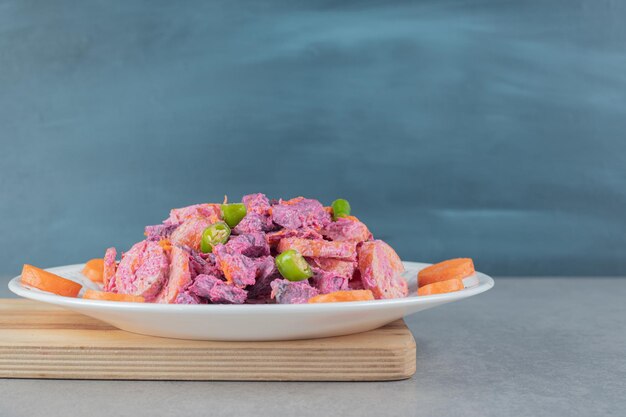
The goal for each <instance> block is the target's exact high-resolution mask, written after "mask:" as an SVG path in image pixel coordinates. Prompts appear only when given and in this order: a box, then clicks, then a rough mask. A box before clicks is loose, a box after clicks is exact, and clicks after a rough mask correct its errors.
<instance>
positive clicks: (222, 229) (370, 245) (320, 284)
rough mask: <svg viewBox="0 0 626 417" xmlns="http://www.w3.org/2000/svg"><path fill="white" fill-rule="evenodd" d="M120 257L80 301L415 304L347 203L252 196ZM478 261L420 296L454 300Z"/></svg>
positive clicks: (67, 287)
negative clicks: (406, 300) (403, 301)
mask: <svg viewBox="0 0 626 417" xmlns="http://www.w3.org/2000/svg"><path fill="white" fill-rule="evenodd" d="M144 235H145V239H144V240H142V241H140V242H137V243H135V244H134V245H133V246H132V247H131V248H130V249H129V250H128V251H126V252H123V253H122V254H121V259H120V260H119V261H118V259H117V257H118V251H117V250H116V249H115V248H113V247H111V248H108V249H107V250H106V252H105V254H104V257H103V258H99V259H92V260H90V261H89V262H87V264H86V265H85V268H84V269H83V274H84V275H85V276H86V277H88V278H89V279H91V280H92V281H94V282H96V283H98V285H99V287H100V290H99V291H97V290H91V289H89V290H85V291H84V292H83V295H82V296H83V298H87V299H100V300H112V301H129V302H150V303H165V304H245V303H248V304H263V303H278V304H303V303H320V302H335V301H363V300H374V299H388V298H401V297H406V296H408V294H409V290H408V285H407V282H406V280H405V279H404V278H403V276H402V275H401V274H402V272H403V271H404V267H403V265H402V262H401V261H400V258H399V256H398V255H397V254H396V252H395V251H394V250H393V248H391V246H389V245H388V244H387V243H385V242H384V241H382V240H379V239H375V238H374V236H373V235H372V233H371V232H370V230H369V229H368V227H367V226H366V225H365V224H364V223H363V222H361V221H360V220H359V219H358V218H356V217H354V216H352V214H351V208H350V204H349V203H348V202H347V201H346V200H343V199H339V200H335V201H334V202H333V203H332V204H331V205H330V206H324V205H323V204H322V203H320V202H319V201H317V200H314V199H308V198H304V197H296V198H293V199H290V200H282V199H279V200H270V199H268V198H267V197H266V196H265V195H264V194H250V195H246V196H244V197H243V198H242V200H241V202H240V203H231V204H229V203H228V202H227V199H226V198H225V202H224V203H223V204H211V203H206V204H196V205H192V206H188V207H183V208H177V209H173V210H171V211H170V214H169V217H168V218H167V219H165V220H164V221H163V222H162V223H161V224H158V225H151V226H146V228H145V232H144ZM473 273H474V266H473V263H472V261H471V259H468V258H460V259H453V260H449V261H446V262H443V263H441V264H437V265H433V266H431V267H429V268H426V269H425V270H423V271H421V272H420V277H419V279H420V289H419V290H418V295H429V294H435V293H441V292H450V291H457V290H460V289H463V288H464V284H463V281H462V279H463V278H465V277H467V276H469V275H471V274H473ZM22 282H23V283H25V284H28V285H31V286H34V287H36V288H40V289H43V290H46V291H51V292H54V293H56V294H59V295H65V296H74V297H76V296H78V294H79V293H80V291H81V286H80V284H77V283H75V282H73V281H70V280H67V279H64V278H62V277H58V276H56V275H54V274H52V273H50V272H48V271H44V270H41V269H39V268H36V267H33V266H31V265H24V269H23V271H22Z"/></svg>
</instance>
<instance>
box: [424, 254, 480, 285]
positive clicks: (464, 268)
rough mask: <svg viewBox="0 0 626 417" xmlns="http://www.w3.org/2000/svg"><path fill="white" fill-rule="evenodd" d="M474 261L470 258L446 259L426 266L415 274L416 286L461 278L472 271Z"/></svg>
mask: <svg viewBox="0 0 626 417" xmlns="http://www.w3.org/2000/svg"><path fill="white" fill-rule="evenodd" d="M474 272H475V271H474V262H473V261H472V260H471V259H470V258H456V259H448V260H447V261H443V262H439V263H438V264H434V265H431V266H429V267H426V268H424V269H422V270H421V271H419V272H418V274H417V286H418V287H423V286H424V285H428V284H432V283H434V282H439V281H447V280H450V279H463V278H465V277H468V276H470V275H472V274H473V273H474Z"/></svg>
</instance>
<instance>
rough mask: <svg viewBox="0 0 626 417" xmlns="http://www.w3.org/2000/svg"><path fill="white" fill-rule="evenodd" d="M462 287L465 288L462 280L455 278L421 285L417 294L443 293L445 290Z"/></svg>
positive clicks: (460, 288)
mask: <svg viewBox="0 0 626 417" xmlns="http://www.w3.org/2000/svg"><path fill="white" fill-rule="evenodd" d="M463 288H465V286H464V285H463V280H462V279H458V278H455V279H449V280H446V281H437V282H433V283H432V284H428V285H424V286H423V287H420V288H418V289H417V295H432V294H444V293H447V292H454V291H460V290H462V289H463Z"/></svg>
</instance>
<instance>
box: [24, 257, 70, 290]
mask: <svg viewBox="0 0 626 417" xmlns="http://www.w3.org/2000/svg"><path fill="white" fill-rule="evenodd" d="M21 281H22V283H23V284H26V285H30V286H31V287H35V288H38V289H40V290H42V291H48V292H51V293H54V294H57V295H62V296H64V297H76V296H77V295H78V293H79V292H80V289H81V288H82V285H80V284H78V283H77V282H74V281H71V280H69V279H65V278H62V277H60V276H58V275H56V274H53V273H52V272H48V271H44V270H43V269H40V268H37V267H35V266H32V265H28V264H24V268H23V269H22V278H21Z"/></svg>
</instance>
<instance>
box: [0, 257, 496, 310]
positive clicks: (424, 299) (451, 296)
mask: <svg viewBox="0 0 626 417" xmlns="http://www.w3.org/2000/svg"><path fill="white" fill-rule="evenodd" d="M402 263H403V264H404V265H405V267H406V266H411V267H417V268H419V269H423V268H425V267H427V266H429V265H432V264H430V263H425V262H415V261H402ZM84 265H85V264H84V263H82V264H70V265H61V266H55V267H50V268H44V269H45V270H46V271H50V272H55V270H58V269H66V268H77V269H79V268H80V269H82V267H83V266H84ZM475 275H476V276H477V277H478V279H479V283H478V285H476V286H474V287H470V288H465V289H463V290H461V291H454V292H450V293H445V294H433V295H422V296H417V295H409V296H407V297H404V298H391V299H382V300H367V301H348V302H337V303H315V304H159V303H133V302H125V301H106V300H85V299H83V298H78V297H65V296H61V295H56V294H51V293H47V292H44V291H41V290H37V289H34V290H33V289H31V288H29V287H27V286H24V285H22V284H21V283H20V282H19V280H20V278H21V275H18V276H16V277H14V278H12V279H11V280H10V281H9V283H8V288H9V290H10V291H11V292H12V293H14V294H16V295H18V296H20V297H23V298H27V299H30V300H35V301H41V302H46V303H50V304H55V305H60V306H68V307H70V306H71V307H80V308H84V307H87V308H90V307H93V308H106V309H113V310H118V309H120V308H124V309H127V310H129V309H130V310H138V311H142V312H164V311H169V312H175V311H183V312H199V311H210V312H229V313H250V312H259V311H263V312H272V311H277V310H278V311H280V310H296V311H309V312H311V311H325V310H332V309H337V308H340V309H347V310H350V309H360V308H362V307H366V306H370V307H378V308H385V307H402V306H413V305H419V304H424V303H431V302H446V301H455V300H461V299H464V298H468V297H471V296H474V295H477V294H481V293H483V292H486V291H488V290H490V289H491V288H493V287H494V285H495V281H494V279H493V278H492V277H490V276H489V275H487V274H484V273H482V272H479V271H476V273H475ZM81 284H83V283H81ZM83 286H84V284H83Z"/></svg>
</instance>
